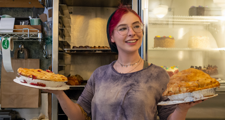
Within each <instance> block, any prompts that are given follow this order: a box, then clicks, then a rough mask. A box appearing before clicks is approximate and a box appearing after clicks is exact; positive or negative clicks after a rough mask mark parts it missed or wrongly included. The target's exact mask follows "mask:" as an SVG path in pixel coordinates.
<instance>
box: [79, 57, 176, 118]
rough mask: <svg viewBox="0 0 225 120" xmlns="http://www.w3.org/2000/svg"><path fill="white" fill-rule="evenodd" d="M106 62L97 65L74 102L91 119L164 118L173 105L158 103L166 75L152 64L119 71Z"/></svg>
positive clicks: (166, 81) (171, 111)
mask: <svg viewBox="0 0 225 120" xmlns="http://www.w3.org/2000/svg"><path fill="white" fill-rule="evenodd" d="M114 63H115V61H114V62H112V63H111V64H109V65H105V66H101V67H99V68H97V69H96V70H95V71H94V73H93V74H92V76H91V77H90V79H89V80H88V82H87V85H86V87H85V89H84V91H83V93H82V94H81V96H80V97H79V99H78V101H77V103H78V104H79V105H80V106H81V107H82V108H83V109H84V111H85V112H86V113H87V114H88V115H89V116H91V118H92V120H156V118H157V113H158V115H159V117H160V120H166V119H167V117H168V116H169V115H170V114H171V113H173V111H174V110H175V108H176V106H175V105H172V106H157V103H158V102H160V101H162V100H165V99H166V98H164V97H162V93H163V92H164V91H165V89H166V86H167V83H168V82H169V76H168V74H167V72H166V71H165V70H164V69H163V68H161V67H159V66H156V65H154V64H151V65H150V66H148V67H147V68H144V69H142V70H140V71H137V72H133V73H126V74H121V73H118V72H117V71H116V70H115V69H114V68H113V64H114Z"/></svg>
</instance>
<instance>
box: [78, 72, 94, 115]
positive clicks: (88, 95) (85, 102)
mask: <svg viewBox="0 0 225 120" xmlns="http://www.w3.org/2000/svg"><path fill="white" fill-rule="evenodd" d="M94 88H95V85H94V73H93V74H92V75H91V77H90V79H89V80H88V82H87V84H86V86H85V88H84V91H83V92H82V94H81V95H80V97H79V98H78V100H77V104H79V105H80V106H81V107H82V108H83V110H84V111H85V112H86V113H87V115H88V116H91V101H92V98H93V96H94Z"/></svg>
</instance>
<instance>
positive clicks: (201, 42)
mask: <svg viewBox="0 0 225 120" xmlns="http://www.w3.org/2000/svg"><path fill="white" fill-rule="evenodd" d="M142 10H143V22H144V24H145V27H146V29H145V31H146V32H145V33H146V36H145V40H144V41H143V42H144V43H145V44H146V49H144V50H145V53H144V55H145V58H146V59H147V60H148V62H149V63H153V64H156V65H158V66H164V67H167V68H169V67H171V66H177V67H178V69H179V70H180V71H181V70H184V69H188V68H190V67H192V68H195V69H199V70H202V71H204V72H206V73H207V74H209V75H210V76H211V77H213V78H216V79H217V80H218V81H219V82H220V83H221V86H220V88H219V89H217V92H219V96H218V97H215V98H213V99H209V100H207V101H206V102H203V103H202V104H200V105H197V106H196V107H194V108H191V109H190V110H189V113H188V115H187V119H207V120H208V119H213V120H215V119H224V118H225V116H224V115H223V112H221V110H222V111H225V108H224V107H223V104H224V102H223V101H221V100H223V99H224V98H225V95H224V92H223V91H224V88H225V87H224V85H223V83H224V79H225V74H224V72H225V38H224V34H225V0H145V1H143V3H142ZM203 113H204V115H203Z"/></svg>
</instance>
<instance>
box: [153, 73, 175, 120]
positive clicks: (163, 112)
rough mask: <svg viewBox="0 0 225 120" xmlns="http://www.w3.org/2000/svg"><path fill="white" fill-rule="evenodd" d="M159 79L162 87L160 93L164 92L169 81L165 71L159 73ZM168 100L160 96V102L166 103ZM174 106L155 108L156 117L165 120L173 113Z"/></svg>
mask: <svg viewBox="0 0 225 120" xmlns="http://www.w3.org/2000/svg"><path fill="white" fill-rule="evenodd" d="M158 76H159V79H160V81H162V82H161V85H162V88H163V89H162V90H163V91H162V93H163V92H164V91H165V90H166V88H167V83H168V82H169V80H170V77H169V75H168V74H167V72H166V71H165V70H163V71H161V72H160V75H158ZM167 100H169V99H168V98H167V97H163V96H161V100H160V101H167ZM176 107H177V106H176V105H165V106H157V109H158V116H159V118H160V120H167V118H168V117H169V115H170V114H172V113H173V112H174V110H175V109H176Z"/></svg>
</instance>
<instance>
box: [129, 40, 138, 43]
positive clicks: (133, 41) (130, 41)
mask: <svg viewBox="0 0 225 120" xmlns="http://www.w3.org/2000/svg"><path fill="white" fill-rule="evenodd" d="M135 42H137V40H129V41H126V43H135Z"/></svg>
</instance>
